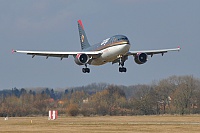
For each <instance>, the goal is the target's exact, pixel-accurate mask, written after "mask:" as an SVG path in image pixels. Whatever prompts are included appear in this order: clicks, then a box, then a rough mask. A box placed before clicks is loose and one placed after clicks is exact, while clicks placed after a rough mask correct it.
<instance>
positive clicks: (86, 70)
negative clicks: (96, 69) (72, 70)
mask: <svg viewBox="0 0 200 133" xmlns="http://www.w3.org/2000/svg"><path fill="white" fill-rule="evenodd" d="M82 72H83V73H90V68H87V65H86V64H85V68H82Z"/></svg>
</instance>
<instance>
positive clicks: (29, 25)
mask: <svg viewBox="0 0 200 133" xmlns="http://www.w3.org/2000/svg"><path fill="white" fill-rule="evenodd" d="M199 7H200V1H199V0H106V1H101V0H84V1H83V0H0V89H11V88H13V87H17V88H30V87H31V88H32V87H50V88H66V87H76V86H84V85H88V84H91V83H109V84H116V85H126V86H129V85H136V84H150V83H152V82H153V81H159V80H161V79H164V78H168V77H169V76H172V75H177V76H182V75H193V76H194V77H196V78H200V71H199V69H200V63H199V58H198V53H199V49H200V15H199V13H200V8H199ZM79 19H81V20H82V22H83V25H84V28H85V32H86V34H87V38H88V40H89V42H90V44H95V43H98V42H101V41H102V40H104V39H106V38H108V37H111V36H113V35H117V34H123V35H126V36H127V37H128V38H129V41H130V43H131V48H130V50H151V49H163V48H176V47H178V46H180V47H181V51H180V52H169V53H167V54H165V55H164V56H163V57H162V56H161V55H154V56H153V57H152V58H151V57H149V60H148V61H147V63H145V64H142V65H138V64H136V63H135V62H134V58H133V57H132V56H130V57H129V59H128V60H127V61H126V62H125V67H126V68H127V72H126V73H119V72H118V67H119V66H118V64H113V65H112V63H107V64H105V65H102V66H89V68H90V71H91V72H90V74H84V73H82V67H83V66H78V65H76V63H75V62H74V59H73V57H69V58H68V59H63V60H62V61H61V60H60V58H48V59H46V58H45V57H39V56H35V57H34V58H31V56H28V55H26V54H18V53H14V54H12V52H11V51H12V49H17V50H42V51H44V50H47V51H79V50H81V46H80V40H79V34H78V28H77V20H79Z"/></svg>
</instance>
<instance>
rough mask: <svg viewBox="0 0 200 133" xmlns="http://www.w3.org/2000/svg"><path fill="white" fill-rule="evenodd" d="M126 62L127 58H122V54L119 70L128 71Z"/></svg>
mask: <svg viewBox="0 0 200 133" xmlns="http://www.w3.org/2000/svg"><path fill="white" fill-rule="evenodd" d="M124 62H125V60H122V56H120V58H119V66H120V67H119V72H126V71H127V69H126V67H124Z"/></svg>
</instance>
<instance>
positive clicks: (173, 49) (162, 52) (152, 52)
mask: <svg viewBox="0 0 200 133" xmlns="http://www.w3.org/2000/svg"><path fill="white" fill-rule="evenodd" d="M180 49H181V48H180V47H178V48H172V49H160V50H142V51H129V52H128V53H127V55H128V56H129V55H134V56H135V55H137V54H138V53H146V54H147V55H151V57H152V56H153V55H154V54H162V55H163V54H164V53H167V52H169V51H180Z"/></svg>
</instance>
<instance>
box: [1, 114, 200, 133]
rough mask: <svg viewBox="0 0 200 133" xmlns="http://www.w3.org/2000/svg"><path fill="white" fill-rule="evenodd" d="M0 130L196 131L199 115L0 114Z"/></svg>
mask: <svg viewBox="0 0 200 133" xmlns="http://www.w3.org/2000/svg"><path fill="white" fill-rule="evenodd" d="M31 120H32V123H31ZM0 132H9V133H10V132H15V133H23V132H29V133H32V132H37V133H38V132H42V133H44V132H48V133H54V132H65V133H66V132H67V133H71V132H76V133H94V132H95V133H133V132H135V133H155V132H159V133H160V132H162V133H169V132H172V133H199V132H200V115H190V116H104V117H103V116H102V117H59V118H58V119H57V120H48V118H47V117H12V118H9V119H8V120H4V118H2V117H1V119H0Z"/></svg>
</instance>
